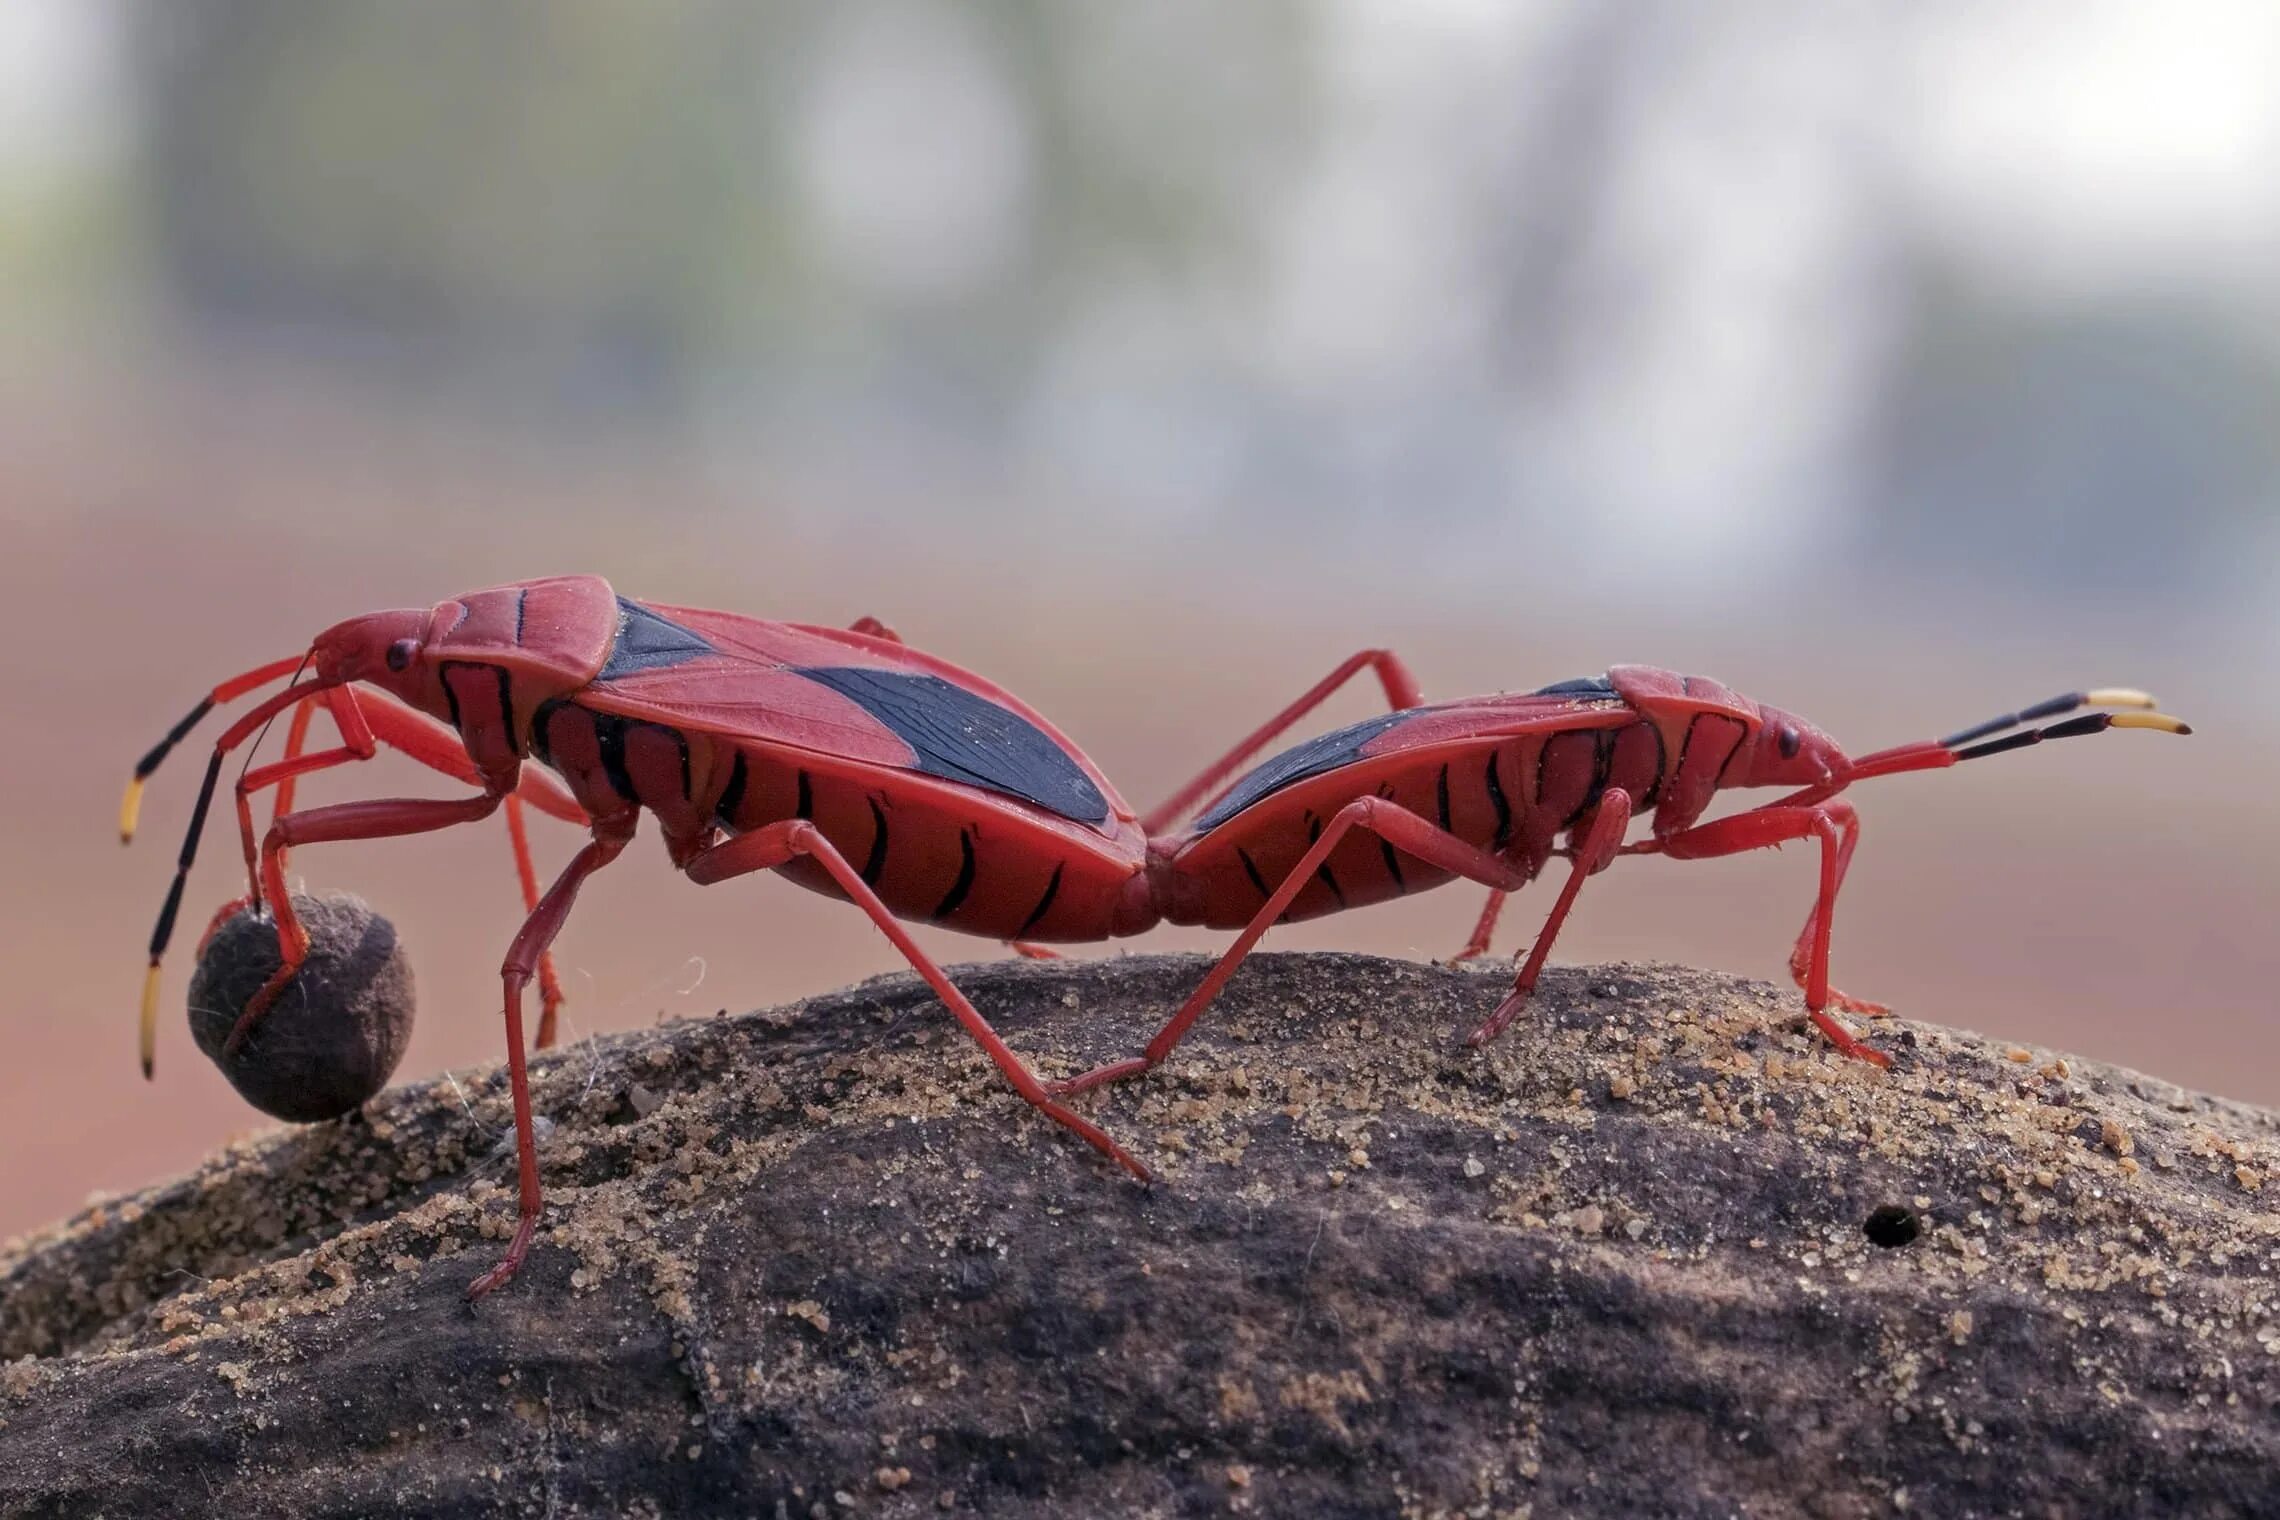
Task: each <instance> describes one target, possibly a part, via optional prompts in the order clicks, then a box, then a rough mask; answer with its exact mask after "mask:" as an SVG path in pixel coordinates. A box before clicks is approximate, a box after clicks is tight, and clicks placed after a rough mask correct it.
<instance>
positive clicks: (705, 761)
mask: <svg viewBox="0 0 2280 1520" xmlns="http://www.w3.org/2000/svg"><path fill="white" fill-rule="evenodd" d="M541 719H542V721H541V722H540V723H538V724H535V725H534V728H533V733H532V745H531V752H532V754H533V755H534V756H536V757H537V758H538V759H540V760H543V761H545V762H546V763H547V764H549V765H551V766H552V767H553V768H554V769H555V770H556V771H558V772H560V773H561V775H562V778H563V780H564V781H566V782H567V783H568V784H569V786H570V788H571V790H572V791H573V792H574V793H576V794H577V797H578V800H579V801H580V802H581V803H582V804H584V805H585V807H586V809H587V810H588V811H589V812H592V813H595V814H596V815H597V816H601V815H602V814H604V813H606V812H615V811H620V810H623V809H625V808H628V807H635V806H638V807H645V808H648V809H649V810H650V811H652V812H654V813H655V814H656V815H657V817H658V821H659V823H660V824H661V825H662V826H663V828H664V831H665V838H666V845H667V848H668V849H669V850H670V851H671V852H672V855H673V858H674V860H675V862H676V863H677V864H684V865H685V864H686V863H687V861H688V858H689V856H690V855H691V854H693V853H694V852H695V851H696V850H698V849H701V848H703V847H704V845H705V844H707V843H708V842H709V841H710V840H711V838H712V837H713V835H714V831H715V830H716V829H725V830H727V831H729V832H730V833H738V834H741V833H749V832H751V831H752V830H754V829H759V828H764V827H766V826H767V825H768V824H771V823H777V822H781V821H783V820H785V819H791V818H804V819H807V820H808V821H810V822H812V823H813V824H814V825H815V826H816V828H817V829H818V830H819V831H820V832H821V833H822V834H823V836H824V837H825V838H826V839H828V840H830V841H831V843H832V844H833V845H834V846H835V847H836V848H837V849H838V850H839V852H840V854H842V855H844V856H845V857H846V858H847V861H848V863H849V864H850V865H852V866H854V867H855V868H856V870H857V871H858V872H859V873H861V875H862V877H863V880H864V881H865V882H867V883H868V884H869V885H870V887H871V889H872V890H873V891H875V892H876V893H878V895H879V898H880V900H881V901H882V902H884V903H885V904H886V905H887V907H888V909H889V910H891V911H892V912H893V913H894V915H895V916H896V917H897V918H905V919H912V920H917V921H921V922H932V923H938V924H941V925H942V926H944V927H945V928H951V929H957V930H960V931H962V932H964V933H968V934H977V935H987V936H991V937H993V938H999V939H1013V938H1022V939H1044V940H1085V939H1105V938H1108V937H1110V936H1111V935H1116V934H1132V933H1138V932H1140V931H1141V930H1143V929H1145V928H1147V927H1149V926H1150V924H1152V923H1153V922H1154V919H1153V917H1152V915H1148V914H1146V913H1145V912H1144V911H1136V910H1135V908H1134V907H1133V905H1132V904H1133V902H1134V900H1135V897H1136V895H1137V894H1136V893H1135V891H1134V888H1133V885H1132V884H1133V883H1134V881H1135V880H1136V879H1137V878H1139V877H1140V871H1141V866H1142V862H1143V859H1144V854H1143V851H1142V848H1141V844H1140V839H1139V833H1138V830H1137V829H1135V828H1134V827H1133V826H1132V825H1130V824H1128V823H1126V824H1120V825H1119V826H1118V830H1117V832H1116V833H1115V834H1113V835H1109V836H1104V835H1102V834H1101V833H1099V832H1098V831H1096V830H1094V829H1091V828H1087V827H1085V826H1084V825H1082V824H1079V823H1075V822H1072V821H1070V820H1067V819H1064V818H1060V817H1057V816H1054V815H1052V814H1049V813H1047V812H1045V811H1043V810H1042V809H1037V808H1033V807H1029V806H1027V805H1025V804H1023V803H1020V802H1018V801H1013V800H1008V799H1005V798H1001V797H998V796H996V795H994V794H991V793H988V792H984V791H982V790H980V789H978V788H975V787H971V786H966V785H962V784H960V783H958V782H955V781H948V780H943V779H940V778H937V777H932V776H925V775H920V774H915V773H913V772H909V771H900V770H887V769H883V768H880V767H875V766H868V765H864V764H862V763H860V762H852V761H842V760H830V759H826V758H823V757H820V756H817V755H814V754H810V753H806V752H803V751H799V750H793V749H787V748H780V747H777V746H773V745H764V744H755V743H751V742H748V741H737V740H729V739H725V738H720V737H717V736H712V735H707V734H703V733H695V734H684V733H682V732H681V731H679V730H677V729H672V728H667V727H665V726H663V725H660V724H652V723H642V722H637V721H632V720H629V719H625V718H621V717H617V716H615V715H612V714H607V713H596V712H593V711H590V710H588V709H586V708H583V707H580V706H578V705H576V704H575V703H574V702H561V703H551V704H549V705H548V706H547V707H546V708H544V709H542V710H541ZM780 870H781V871H782V874H783V875H785V876H786V877H788V878H790V879H791V880H793V881H796V882H798V883H799V884H800V885H802V886H804V887H808V888H810V889H811V890H814V891H818V892H822V893H825V894H827V895H829V896H835V897H836V896H839V895H841V894H840V891H839V888H838V886H837V884H836V883H834V882H833V881H832V880H831V879H830V878H829V876H828V875H826V874H825V872H824V870H823V868H822V867H820V866H818V865H816V864H815V863H814V862H813V861H812V860H809V859H806V858H805V857H801V858H797V859H794V860H793V861H792V862H791V863H789V864H787V865H785V866H783V867H781V868H780ZM1142 900H1143V901H1144V899H1142Z"/></svg>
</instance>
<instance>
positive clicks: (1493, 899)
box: [1449, 887, 1511, 966]
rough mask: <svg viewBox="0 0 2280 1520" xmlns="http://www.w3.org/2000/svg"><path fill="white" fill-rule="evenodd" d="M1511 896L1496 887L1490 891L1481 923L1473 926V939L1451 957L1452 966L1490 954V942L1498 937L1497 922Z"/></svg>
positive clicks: (1482, 907) (1483, 909)
mask: <svg viewBox="0 0 2280 1520" xmlns="http://www.w3.org/2000/svg"><path fill="white" fill-rule="evenodd" d="M1510 895H1511V894H1510V893H1508V892H1503V891H1499V890H1498V889H1497V888H1495V887H1491V888H1489V889H1488V901H1487V902H1484V903H1482V904H1481V905H1480V921H1479V922H1478V923H1476V924H1474V925H1473V932H1472V938H1470V939H1468V940H1466V941H1465V944H1464V948H1463V949H1462V950H1459V951H1458V952H1457V953H1456V954H1455V955H1452V956H1450V957H1449V964H1450V965H1452V966H1453V965H1455V964H1457V963H1458V962H1459V961H1469V960H1471V959H1473V957H1475V956H1479V955H1486V954H1488V942H1489V941H1490V940H1492V939H1494V938H1495V937H1496V920H1497V919H1498V917H1500V916H1501V915H1502V914H1503V912H1504V899H1505V898H1507V897H1509V896H1510Z"/></svg>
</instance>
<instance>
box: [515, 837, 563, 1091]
mask: <svg viewBox="0 0 2280 1520" xmlns="http://www.w3.org/2000/svg"><path fill="white" fill-rule="evenodd" d="M507 838H508V839H509V840H510V841H512V843H513V844H514V847H515V877H516V879H517V880H518V881H519V882H520V883H521V884H522V896H523V911H524V912H525V913H536V912H537V911H538V868H537V867H536V866H534V865H532V864H531V859H530V832H529V831H528V830H527V829H525V828H524V827H523V801H522V796H521V794H520V793H519V792H518V793H512V794H510V795H509V796H508V797H507ZM561 1010H562V980H561V978H559V977H557V976H556V975H555V974H554V952H553V951H552V950H541V951H540V952H539V956H538V1042H537V1043H538V1048H539V1049H540V1050H548V1049H551V1048H553V1045H554V1025H555V1019H556V1016H557V1015H558V1014H559V1013H560V1012H561Z"/></svg>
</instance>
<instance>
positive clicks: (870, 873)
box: [863, 797, 887, 887]
mask: <svg viewBox="0 0 2280 1520" xmlns="http://www.w3.org/2000/svg"><path fill="white" fill-rule="evenodd" d="M871 826H872V828H873V829H874V830H875V831H876V832H874V833H873V834H872V835H871V856H870V858H869V859H868V860H866V861H864V862H863V885H864V886H866V887H875V886H877V885H878V884H879V877H880V875H881V873H883V872H884V871H885V870H886V869H887V810H886V809H885V808H883V807H881V806H879V799H878V798H876V797H873V798H872V799H871Z"/></svg>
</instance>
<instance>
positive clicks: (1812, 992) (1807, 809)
mask: <svg viewBox="0 0 2280 1520" xmlns="http://www.w3.org/2000/svg"><path fill="white" fill-rule="evenodd" d="M1859 837H1860V819H1859V816H1858V815H1857V814H1855V813H1854V811H1853V807H1852V804H1851V803H1849V802H1843V801H1831V802H1820V803H1813V804H1809V805H1805V804H1799V805H1790V804H1783V803H1774V804H1772V805H1770V806H1767V807H1762V808H1757V809H1755V810H1753V811H1751V812H1747V813H1737V814H1735V815H1734V816H1733V817H1731V818H1721V819H1719V820H1718V821H1717V822H1715V823H1705V824H1698V825H1696V826H1695V827H1693V828H1690V829H1683V830H1681V831H1679V832H1678V833H1676V834H1673V835H1671V836H1669V837H1668V838H1666V839H1661V840H1657V841H1654V842H1653V844H1652V845H1650V846H1648V848H1649V849H1651V850H1653V851H1654V852H1656V853H1660V854H1663V855H1668V856H1670V857H1671V858H1672V859H1674V860H1707V859H1710V858H1712V857H1714V856H1719V855H1739V854H1740V853H1742V852H1743V851H1744V850H1759V849H1764V848H1766V847H1767V846H1769V845H1781V844H1786V843H1787V842H1789V841H1790V840H1792V839H1807V838H1811V839H1818V840H1819V841H1820V842H1821V890H1820V893H1819V894H1818V895H1817V896H1816V897H1815V898H1814V900H1813V910H1812V912H1811V913H1810V914H1808V915H1807V916H1806V919H1805V930H1804V932H1803V933H1802V934H1800V935H1799V936H1798V937H1797V946H1796V948H1795V950H1793V951H1792V952H1791V955H1790V966H1791V969H1792V971H1793V972H1797V971H1799V969H1800V968H1799V961H1800V959H1802V961H1803V965H1802V968H1801V969H1802V974H1800V975H1799V976H1798V981H1799V983H1800V985H1802V986H1803V987H1804V989H1805V1010H1806V1012H1807V1013H1809V1014H1811V1015H1812V1018H1813V1022H1814V1023H1815V1024H1817V1025H1818V1026H1820V1030H1821V1032H1822V1033H1823V1034H1825V1035H1827V1036H1828V1037H1829V1042H1830V1043H1831V1044H1832V1045H1835V1046H1836V1047H1837V1049H1839V1050H1841V1051H1843V1052H1844V1053H1845V1054H1846V1055H1849V1056H1857V1057H1859V1058H1860V1059H1861V1060H1863V1061H1868V1062H1872V1063H1874V1064H1875V1065H1878V1066H1890V1065H1891V1064H1892V1058H1891V1057H1890V1056H1888V1055H1886V1054H1885V1053H1884V1052H1883V1051H1881V1050H1877V1049H1875V1048H1874V1047H1872V1046H1868V1045H1863V1044H1862V1043H1860V1041H1858V1040H1856V1039H1854V1038H1853V1036H1852V1035H1851V1033H1850V1032H1848V1031H1847V1030H1846V1029H1845V1027H1844V1026H1843V1025H1842V1024H1840V1023H1838V1022H1837V1021H1836V1020H1835V1019H1834V1018H1833V1017H1831V1016H1830V1014H1829V1012H1828V1008H1829V1005H1830V1004H1831V1003H1835V1004H1836V1005H1837V1006H1838V1007H1840V1008H1848V1007H1853V1006H1855V1004H1854V1000H1853V999H1851V998H1848V997H1846V996H1845V995H1844V994H1843V993H1841V992H1836V991H1833V990H1832V989H1831V988H1830V986H1829V921H1830V917H1831V915H1832V914H1834V913H1835V911H1836V906H1837V889H1838V887H1839V886H1841V885H1842V884H1843V882H1844V877H1845V867H1846V866H1848V865H1849V864H1851V861H1852V850H1853V845H1854V843H1855V842H1856V841H1857V840H1858V839H1859ZM1872 1006H1873V1005H1872Z"/></svg>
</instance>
